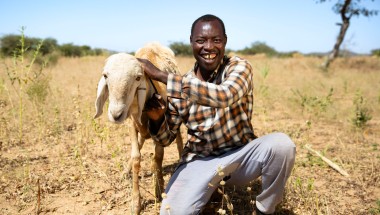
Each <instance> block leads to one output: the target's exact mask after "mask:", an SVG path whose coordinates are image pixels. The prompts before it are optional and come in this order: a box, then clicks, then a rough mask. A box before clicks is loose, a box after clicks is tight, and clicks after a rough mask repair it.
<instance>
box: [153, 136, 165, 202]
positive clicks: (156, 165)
mask: <svg viewBox="0 0 380 215" xmlns="http://www.w3.org/2000/svg"><path fill="white" fill-rule="evenodd" d="M154 145H155V146H154V151H155V153H154V156H153V158H152V172H153V173H154V175H153V180H154V189H155V195H156V199H158V200H159V201H161V200H162V197H161V194H162V193H163V192H164V177H163V174H162V160H163V159H164V147H163V146H161V145H160V144H158V143H156V142H154Z"/></svg>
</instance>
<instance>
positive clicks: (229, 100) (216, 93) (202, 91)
mask: <svg viewBox="0 0 380 215" xmlns="http://www.w3.org/2000/svg"><path fill="white" fill-rule="evenodd" d="M224 72H225V77H224V79H223V81H222V83H221V84H214V83H208V82H204V81H201V80H199V79H197V78H195V77H187V76H185V77H182V76H179V75H175V74H169V77H168V86H167V93H168V96H170V97H175V98H182V99H189V100H190V101H193V102H196V103H198V104H200V105H204V106H209V107H216V108H225V107H228V106H231V104H233V103H235V102H236V101H238V100H239V99H241V98H242V97H243V96H244V95H245V94H246V93H248V92H249V91H251V90H252V89H253V82H252V78H253V77H252V67H251V65H250V64H249V62H248V61H246V60H243V59H238V60H233V61H231V62H230V64H228V65H227V66H226V68H225V71H224Z"/></svg>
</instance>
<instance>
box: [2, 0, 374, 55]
mask: <svg viewBox="0 0 380 215" xmlns="http://www.w3.org/2000/svg"><path fill="white" fill-rule="evenodd" d="M334 2H336V1H328V2H326V3H323V4H317V3H316V1H315V0H261V1H260V0H233V1H224V0H218V1H216V0H209V1H202V0H193V1H180V0H177V1H174V0H160V1H158V0H156V1H154V0H151V1H148V0H138V1H136V0H135V1H128V0H61V1H59V0H0V36H4V35H7V34H19V30H20V29H21V27H22V26H25V27H26V30H25V35H26V36H29V37H38V38H42V39H43V38H48V37H51V38H55V39H56V40H57V41H58V43H59V44H64V43H73V44H75V45H89V46H91V47H92V48H106V49H110V50H114V51H120V52H130V51H135V50H136V49H138V48H139V47H141V46H143V45H144V44H145V43H147V42H150V41H159V42H161V43H163V44H165V45H169V44H170V43H172V42H184V43H188V42H189V36H190V27H191V24H192V23H193V21H194V20H195V19H196V18H198V17H199V16H201V15H204V14H207V13H210V14H214V15H217V16H219V17H220V18H221V19H223V21H224V23H225V26H226V31H227V35H228V43H227V48H230V49H233V50H239V49H243V48H244V47H247V46H250V45H251V44H252V43H253V42H257V41H260V42H265V43H266V44H267V45H269V46H272V47H273V48H275V49H276V50H277V51H284V52H286V51H300V52H302V53H310V52H327V51H330V50H331V49H332V47H333V45H334V43H335V39H336V36H337V34H338V31H339V27H338V26H337V25H336V23H337V22H340V17H339V15H337V14H335V13H334V12H333V11H332V9H331V8H332V6H333V3H334ZM362 4H364V5H366V6H367V7H368V8H371V9H376V10H378V11H379V12H380V1H374V2H372V1H370V0H363V1H362ZM342 48H347V49H349V50H352V51H355V52H358V53H370V51H371V50H373V49H378V48H380V13H379V14H378V15H377V16H373V17H370V18H367V17H362V16H361V17H353V18H352V19H351V26H350V28H349V30H348V32H347V34H346V38H345V41H344V43H343V46H342Z"/></svg>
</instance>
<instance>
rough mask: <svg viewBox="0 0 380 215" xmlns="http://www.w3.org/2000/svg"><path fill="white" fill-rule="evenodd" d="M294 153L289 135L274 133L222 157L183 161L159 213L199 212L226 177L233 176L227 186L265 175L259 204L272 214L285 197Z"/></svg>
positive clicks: (243, 183) (177, 214)
mask: <svg viewBox="0 0 380 215" xmlns="http://www.w3.org/2000/svg"><path fill="white" fill-rule="evenodd" d="M295 153H296V147H295V145H294V143H293V142H292V140H291V139H290V138H289V137H288V136H287V135H286V134H283V133H272V134H268V135H265V136H262V137H259V138H257V139H255V140H253V141H252V142H250V143H249V144H247V145H245V146H243V147H241V148H238V149H236V150H233V151H230V152H227V153H225V154H223V155H221V156H218V157H207V158H197V159H195V160H194V161H191V162H189V163H186V164H183V165H181V166H180V167H179V168H178V169H177V170H176V171H175V172H174V174H173V175H172V177H171V178H170V181H169V182H168V185H167V187H166V190H165V193H166V198H164V199H163V201H162V205H161V210H160V214H169V215H186V214H199V213H200V212H201V211H202V209H203V207H204V206H205V204H206V203H207V202H208V200H209V199H210V198H211V195H212V194H213V192H214V191H215V190H216V188H217V187H218V186H219V183H220V181H221V180H222V179H223V178H224V177H226V176H230V178H229V179H228V180H227V181H226V185H238V186H241V185H247V184H248V183H249V182H251V181H252V180H254V179H256V178H258V177H259V176H262V192H261V193H260V195H258V196H257V198H256V206H257V208H258V209H259V210H260V211H262V212H264V213H273V212H274V211H275V207H276V205H277V204H278V203H280V202H281V200H282V198H283V193H284V189H285V183H286V181H287V179H288V177H289V175H290V173H291V171H292V168H293V165H294V160H295ZM220 172H223V173H220Z"/></svg>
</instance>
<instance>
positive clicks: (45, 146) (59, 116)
mask: <svg viewBox="0 0 380 215" xmlns="http://www.w3.org/2000/svg"><path fill="white" fill-rule="evenodd" d="M104 59H105V57H85V58H62V59H60V60H59V61H58V63H57V65H54V66H50V67H47V68H45V71H46V73H47V74H49V75H50V76H51V80H50V87H49V91H48V92H49V95H48V97H47V100H46V101H45V102H44V103H43V104H35V103H33V102H31V101H30V100H28V99H27V97H26V96H25V99H24V100H23V115H22V119H23V120H22V121H21V122H22V123H20V115H19V113H20V109H19V102H20V100H19V99H18V98H19V97H18V96H17V94H16V93H15V91H16V90H15V89H17V87H16V88H14V87H12V85H11V84H10V81H9V80H8V78H7V73H6V71H7V67H6V66H5V65H7V64H8V63H9V61H7V60H1V61H4V63H2V65H3V66H0V69H1V70H0V74H1V76H0V77H1V82H0V84H1V85H0V87H1V89H2V90H1V91H0V124H1V125H0V128H1V130H0V214H4V215H6V214H88V215H90V214H114V215H116V214H131V213H132V211H131V202H132V198H131V192H132V187H131V177H130V176H129V175H127V174H126V173H125V169H126V165H127V162H128V159H129V156H130V140H129V135H128V134H129V128H128V126H126V125H127V124H124V125H115V124H112V123H110V122H108V120H107V118H106V116H105V114H103V116H101V117H100V118H99V119H96V120H93V118H92V117H93V115H94V113H95V109H94V101H95V97H96V86H97V82H98V80H99V78H100V73H101V70H102V67H103V63H104ZM247 59H248V60H249V61H250V62H251V63H252V65H253V68H254V72H255V85H256V88H255V110H254V117H253V120H252V123H253V125H254V129H255V132H256V134H257V135H259V136H261V135H264V134H267V133H270V132H275V131H281V132H284V133H287V134H288V135H289V136H290V137H291V138H292V139H293V141H294V142H295V144H296V146H297V156H296V164H295V168H294V170H293V172H292V175H291V177H290V179H289V181H288V183H287V186H286V194H285V196H284V200H283V202H282V203H281V205H279V206H278V208H277V210H276V214H334V215H335V214H363V215H364V214H380V138H379V137H380V59H378V58H370V57H357V58H350V59H338V61H337V62H334V64H333V65H332V68H331V69H330V71H328V72H323V71H321V70H319V69H318V66H317V65H319V64H320V63H321V62H322V59H320V58H313V57H302V56H296V57H293V58H284V59H277V58H266V57H264V56H255V57H250V56H248V57H247ZM192 62H193V60H192V58H185V57H179V58H178V63H179V66H180V68H181V71H186V70H187V69H188V68H190V67H191V65H192ZM331 88H333V92H332V93H331V95H330V94H329V92H331V91H330V89H331ZM360 96H361V97H362V98H364V99H363V101H365V102H362V103H356V104H359V105H356V107H357V108H356V109H355V101H358V99H357V98H360ZM358 106H359V107H358ZM355 110H359V112H360V113H362V114H367V116H368V115H370V116H371V117H370V118H371V119H370V120H369V121H367V122H366V123H365V125H363V126H362V127H360V128H359V127H358V126H355V125H354V123H353V121H352V119H353V118H354V119H356V120H358V116H357V115H355V113H358V111H356V112H355ZM355 117H356V118H355ZM360 119H362V118H360ZM21 125H22V129H21V130H20V127H21ZM20 134H22V136H21V135H20ZM20 136H21V137H20ZM182 136H183V137H184V139H186V133H185V130H183V133H182ZM305 146H310V147H312V149H314V150H317V151H318V152H320V153H321V154H322V155H323V156H325V157H326V158H328V159H329V160H331V161H332V162H334V163H335V164H336V165H338V166H339V167H340V168H342V169H343V170H345V171H346V172H347V173H348V174H349V175H348V176H344V175H342V174H340V173H339V172H338V171H336V170H334V169H333V168H331V167H330V166H329V165H328V164H327V163H326V162H325V161H323V160H322V159H321V158H320V157H318V156H317V155H316V154H315V153H313V152H310V151H309V150H307V148H306V147H305ZM153 149H154V148H153V143H152V142H151V140H148V141H147V142H146V144H145V146H144V147H143V149H142V163H141V166H142V168H141V172H140V189H141V192H142V199H143V211H142V214H157V213H158V210H159V206H160V204H159V202H155V200H154V199H155V198H154V195H153V193H154V192H153V187H152V184H153V181H152V173H151V171H150V165H151V160H150V157H151V153H152V152H153ZM177 159H178V155H177V150H176V146H175V145H174V144H173V145H170V146H169V147H167V148H165V158H164V178H165V181H166V182H167V181H168V179H169V178H170V176H171V174H172V173H173V169H174V167H175V164H176V162H177ZM259 192H260V179H258V180H256V181H253V182H252V183H251V184H249V185H247V186H246V187H235V188H231V187H229V188H225V190H224V194H225V195H226V196H228V199H229V200H228V201H227V200H225V199H224V200H223V201H222V200H221V195H219V196H218V195H216V197H215V199H213V200H212V201H211V202H210V203H209V204H208V210H207V211H208V212H205V214H216V212H215V210H217V209H219V208H223V209H225V210H226V214H238V215H244V214H251V210H252V208H253V204H254V199H255V196H256V195H257V194H258V193H259ZM221 203H223V205H221ZM227 205H233V209H232V210H231V208H228V207H227Z"/></svg>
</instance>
